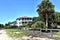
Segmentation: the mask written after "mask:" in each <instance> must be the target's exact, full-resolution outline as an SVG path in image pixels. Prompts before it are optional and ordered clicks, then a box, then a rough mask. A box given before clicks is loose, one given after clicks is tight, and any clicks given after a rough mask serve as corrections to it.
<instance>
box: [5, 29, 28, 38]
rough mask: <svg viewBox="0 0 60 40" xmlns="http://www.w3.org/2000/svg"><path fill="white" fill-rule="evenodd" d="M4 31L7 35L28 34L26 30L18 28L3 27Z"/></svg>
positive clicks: (17, 36)
mask: <svg viewBox="0 0 60 40" xmlns="http://www.w3.org/2000/svg"><path fill="white" fill-rule="evenodd" d="M5 31H6V32H7V34H8V35H9V36H11V37H15V38H19V37H22V36H24V35H27V34H28V33H27V32H24V31H21V30H19V29H5Z"/></svg>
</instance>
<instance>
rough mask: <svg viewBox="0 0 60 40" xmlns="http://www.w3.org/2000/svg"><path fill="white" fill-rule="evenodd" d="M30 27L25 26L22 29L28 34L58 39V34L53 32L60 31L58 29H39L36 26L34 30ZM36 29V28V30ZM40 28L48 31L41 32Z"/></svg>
mask: <svg viewBox="0 0 60 40" xmlns="http://www.w3.org/2000/svg"><path fill="white" fill-rule="evenodd" d="M31 29H32V28H25V29H24V30H23V31H25V32H28V33H29V34H33V35H34V34H37V35H39V36H40V37H48V38H55V39H57V38H58V39H59V40H60V35H56V34H55V33H54V32H56V31H60V29H41V28H36V29H35V30H33V29H32V30H31ZM37 29H38V30H37ZM42 30H46V31H47V30H49V32H42Z"/></svg>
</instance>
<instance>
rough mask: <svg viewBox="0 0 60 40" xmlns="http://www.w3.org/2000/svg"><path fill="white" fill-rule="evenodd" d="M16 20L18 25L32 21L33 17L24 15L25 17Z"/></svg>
mask: <svg viewBox="0 0 60 40" xmlns="http://www.w3.org/2000/svg"><path fill="white" fill-rule="evenodd" d="M16 22H17V26H21V25H23V24H26V23H28V22H32V18H31V17H28V16H23V17H20V18H17V19H16Z"/></svg>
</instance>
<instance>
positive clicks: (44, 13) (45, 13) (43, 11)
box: [37, 0, 54, 28]
mask: <svg viewBox="0 0 60 40" xmlns="http://www.w3.org/2000/svg"><path fill="white" fill-rule="evenodd" d="M37 12H38V14H39V17H41V19H42V21H44V22H45V24H46V28H48V21H49V16H50V15H52V14H53V13H54V5H53V4H52V3H51V2H50V1H49V0H43V1H42V2H41V4H39V5H38V9H37ZM51 18H52V17H51ZM52 19H53V18H52ZM52 19H51V20H52Z"/></svg>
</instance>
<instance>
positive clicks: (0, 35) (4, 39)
mask: <svg viewBox="0 0 60 40" xmlns="http://www.w3.org/2000/svg"><path fill="white" fill-rule="evenodd" d="M0 40H13V39H12V38H11V37H9V36H8V35H7V34H6V32H5V31H4V30H0Z"/></svg>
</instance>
